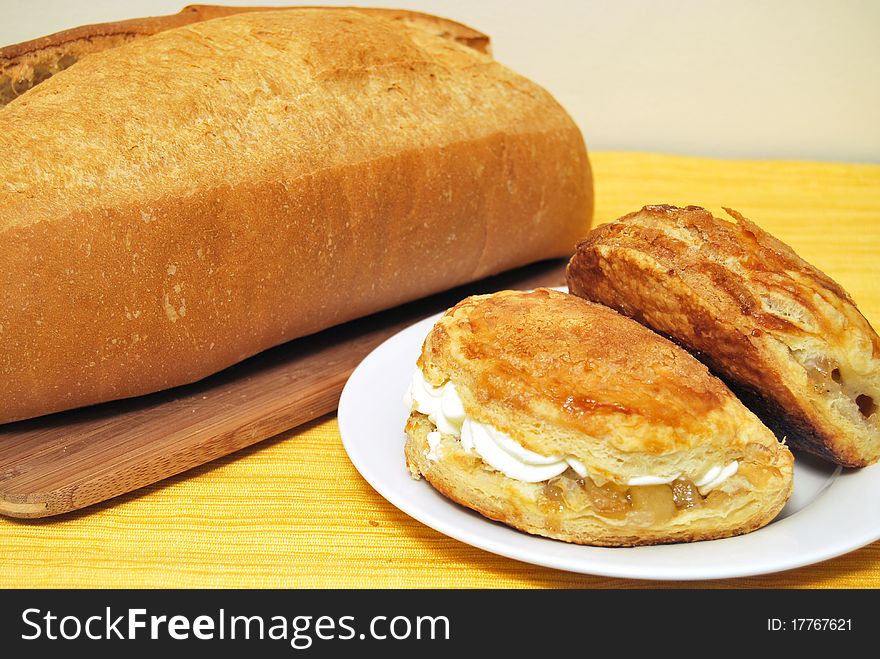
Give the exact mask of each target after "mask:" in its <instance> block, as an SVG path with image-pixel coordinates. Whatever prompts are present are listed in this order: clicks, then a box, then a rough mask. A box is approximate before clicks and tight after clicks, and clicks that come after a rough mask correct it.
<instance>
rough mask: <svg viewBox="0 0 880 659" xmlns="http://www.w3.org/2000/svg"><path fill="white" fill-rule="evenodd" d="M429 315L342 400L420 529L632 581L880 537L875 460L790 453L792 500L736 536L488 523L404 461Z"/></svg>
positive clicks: (736, 566)
mask: <svg viewBox="0 0 880 659" xmlns="http://www.w3.org/2000/svg"><path fill="white" fill-rule="evenodd" d="M437 318H439V314H438V315H437V316H432V317H430V318H426V319H425V320H423V321H421V322H418V323H415V324H414V325H412V326H410V327H408V328H407V329H405V330H403V331H401V332H399V333H398V334H395V335H394V336H392V337H391V338H390V339H388V340H387V341H385V342H384V343H383V344H382V345H380V346H379V347H378V348H376V349H375V350H373V352H372V353H370V354H369V355H368V356H367V357H366V359H364V361H363V362H361V364H360V365H359V366H358V367H357V369H355V371H354V373H353V374H352V376H351V378H350V379H349V380H348V383H347V384H346V385H345V389H344V391H343V392H342V398H341V399H340V401H339V431H340V433H341V435H342V442H343V444H344V445H345V449H346V451H348V455H349V457H350V458H351V461H352V463H354V466H355V467H356V468H357V470H358V471H359V472H360V473H361V474H362V475H363V477H364V478H365V479H366V480H367V482H368V483H370V485H372V486H373V487H374V488H375V489H376V491H377V492H379V494H381V495H382V496H383V497H385V498H386V499H388V501H390V502H391V503H392V504H394V505H395V506H397V507H398V508H400V509H401V510H402V511H404V512H405V513H407V514H408V515H411V516H412V517H414V518H415V519H417V520H419V521H420V522H422V523H423V524H427V525H428V526H430V527H432V528H434V529H436V530H438V531H440V532H441V533H445V534H446V535H449V536H451V537H453V538H456V539H458V540H461V541H462V542H466V543H468V544H470V545H473V546H475V547H479V548H481V549H485V550H486V551H490V552H494V553H496V554H501V555H502V556H508V557H510V558H515V559H518V560H521V561H526V562H528V563H535V564H537V565H544V566H547V567H552V568H558V569H561V570H569V571H572V572H582V573H586V574H600V575H606V576H614V577H629V578H638V579H715V578H724V577H742V576H749V575H755V574H765V573H768V572H776V571H779V570H787V569H790V568H795V567H799V566H802V565H808V564H810V563H816V562H818V561H822V560H825V559H828V558H832V557H834V556H839V555H840V554H844V553H846V552H848V551H852V550H853V549H856V548H858V547H861V546H863V545H866V544H868V543H870V542H873V541H874V540H877V539H878V538H880V464H878V465H875V466H873V467H869V468H866V469H861V470H857V471H843V472H841V471H840V469H839V468H837V469H835V468H833V467H832V466H831V465H828V464H825V463H823V462H821V461H819V460H816V459H814V458H812V457H811V456H808V455H802V454H799V455H797V456H796V458H797V459H796V461H795V472H794V494H793V496H792V498H791V499H790V500H789V502H788V504H787V505H786V506H785V508H784V509H783V511H782V512H781V513H780V515H779V517H777V518H776V520H775V521H773V522H772V523H770V524H769V525H767V526H766V527H764V528H763V529H759V530H758V531H755V532H753V533H749V534H747V535H744V536H739V537H736V538H725V539H723V540H711V541H706V542H695V543H689V544H678V545H660V546H653V547H632V548H605V547H584V546H579V545H573V544H568V543H565V542H560V541H557V540H549V539H546V538H541V537H537V536H531V535H528V534H526V533H521V532H519V531H515V530H514V529H512V528H509V527H507V526H504V525H503V524H499V523H496V522H492V521H490V520H488V519H486V518H484V517H482V516H481V515H479V514H477V513H475V512H473V511H471V510H469V509H467V508H464V507H462V506H459V505H457V504H455V503H453V502H451V501H449V500H448V499H446V498H445V497H443V496H441V495H440V494H439V493H438V492H437V491H436V490H434V488H432V487H431V486H430V485H429V484H428V483H427V482H426V481H425V480H424V479H422V480H419V481H415V480H413V479H412V478H411V477H410V475H409V472H408V471H407V469H406V464H405V461H404V456H403V443H404V439H405V435H404V432H403V426H404V424H405V423H406V418H407V416H408V411H407V410H406V408H405V407H404V405H403V393H404V391H405V390H406V388H407V386H408V384H409V381H410V378H411V377H412V372H413V368H414V367H415V362H416V358H417V357H418V355H419V352H420V350H421V346H422V341H423V340H424V338H425V336H427V334H428V332H429V331H430V329H431V327H432V326H433V324H434V322H435V321H436V320H437Z"/></svg>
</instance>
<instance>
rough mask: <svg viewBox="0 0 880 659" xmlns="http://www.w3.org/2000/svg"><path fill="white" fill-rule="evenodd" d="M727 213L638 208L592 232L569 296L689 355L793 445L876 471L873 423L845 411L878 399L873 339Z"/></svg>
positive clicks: (843, 304)
mask: <svg viewBox="0 0 880 659" xmlns="http://www.w3.org/2000/svg"><path fill="white" fill-rule="evenodd" d="M728 213H730V214H731V216H732V217H733V218H734V220H735V222H729V221H726V220H722V219H720V218H716V217H714V216H713V215H712V214H711V213H709V212H708V211H706V210H705V209H702V208H699V207H695V206H689V207H687V208H676V207H673V206H647V207H645V208H644V209H642V210H641V211H639V212H637V213H632V214H630V215H627V216H625V217H623V218H621V219H620V220H617V221H615V222H613V223H610V224H607V225H604V226H602V227H599V228H597V229H595V230H594V231H592V232H591V233H590V235H588V236H587V238H586V239H585V240H584V241H583V242H581V244H580V245H579V246H578V250H577V253H576V254H575V256H574V257H573V258H572V260H571V262H570V264H569V267H568V283H569V288H570V290H571V291H572V293H574V294H576V295H579V296H581V297H584V298H586V299H590V300H593V301H595V302H600V303H602V304H606V305H608V306H610V307H612V308H615V309H617V310H618V311H620V312H621V313H624V314H626V315H627V316H630V317H632V318H635V319H636V320H638V321H639V322H641V323H643V324H645V325H647V326H648V327H651V328H652V329H654V330H656V331H658V332H661V333H663V334H665V335H667V336H670V337H671V338H673V339H674V340H676V341H677V342H679V343H681V344H682V345H684V346H685V347H687V348H688V349H690V350H692V351H694V352H695V354H697V355H698V356H699V357H700V359H701V360H703V361H704V362H705V363H706V364H708V365H709V366H710V368H711V369H712V370H713V372H715V373H716V374H718V375H720V376H721V377H723V378H724V379H725V380H726V381H727V382H728V384H729V385H730V386H731V387H732V388H733V389H734V391H736V392H737V393H738V394H739V395H741V396H742V398H743V399H744V401H745V402H747V403H748V404H749V405H750V406H752V407H753V408H754V409H755V410H756V411H758V412H759V414H760V415H761V416H762V418H763V419H764V421H765V422H766V423H767V424H768V425H769V426H770V427H771V429H773V430H774V432H776V433H777V435H778V436H779V437H786V438H787V439H788V441H789V442H790V443H791V444H792V445H793V446H795V447H799V448H803V449H806V450H808V451H811V452H813V453H816V454H818V455H821V456H823V457H825V458H827V459H831V460H833V461H835V462H838V463H840V464H843V465H846V466H863V465H865V464H868V463H870V462H873V461H875V460H877V458H878V456H880V429H878V417H880V415H878V414H877V413H876V412H874V413H873V415H871V417H870V418H865V416H864V415H862V414H861V413H860V412H859V408H858V406H857V404H856V402H855V401H856V400H860V401H862V402H863V403H864V404H865V405H868V404H869V402H871V401H875V400H880V339H878V337H877V334H876V332H874V330H873V328H872V327H871V326H870V324H869V323H868V322H867V320H865V318H864V317H863V316H862V315H861V314H860V313H859V311H858V309H857V308H856V306H855V304H854V303H853V302H852V299H851V298H850V297H849V295H848V294H847V293H846V291H844V290H843V289H842V288H841V287H840V285H839V284H837V283H836V282H835V281H833V280H832V279H830V278H829V277H828V276H827V275H825V274H824V273H822V272H821V271H819V270H818V269H816V268H815V267H813V266H811V265H810V264H808V263H806V262H805V261H803V260H802V259H801V258H799V257H798V256H797V255H796V254H795V253H794V251H793V250H791V248H790V247H788V246H787V245H785V244H784V243H782V242H781V241H779V240H777V239H776V238H774V237H773V236H771V235H769V234H768V233H766V232H765V231H763V230H762V229H760V228H759V227H758V226H756V225H755V224H753V223H751V222H749V221H748V220H747V219H745V218H744V217H742V215H740V214H739V213H737V212H736V211H732V210H728ZM861 395H865V396H867V397H868V398H862V399H860V398H859V396H861ZM866 411H869V412H870V408H868V407H866Z"/></svg>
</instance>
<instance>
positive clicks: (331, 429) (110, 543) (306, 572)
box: [0, 153, 880, 588]
mask: <svg viewBox="0 0 880 659" xmlns="http://www.w3.org/2000/svg"><path fill="white" fill-rule="evenodd" d="M592 159H593V165H594V169H595V176H596V203H597V206H596V221H597V223H598V222H606V221H609V220H612V219H614V218H616V217H618V216H620V215H623V214H624V213H627V212H630V211H634V210H637V209H638V208H640V207H641V206H643V205H645V204H651V203H672V204H677V205H687V204H697V205H701V206H706V207H707V208H709V209H710V210H712V211H713V212H720V211H721V206H730V207H733V208H736V209H737V210H739V211H741V212H742V213H743V214H744V215H746V217H749V218H750V219H752V220H754V221H755V222H757V223H758V224H760V225H761V226H762V227H764V228H765V229H767V230H768V231H770V232H771V233H773V234H775V235H776V236H778V237H779V238H781V239H782V240H784V241H785V242H787V243H789V244H790V245H792V247H794V249H795V250H796V251H797V252H798V253H799V254H800V255H801V256H802V257H804V258H805V259H806V260H808V261H810V262H811V263H813V264H814V265H816V266H818V267H819V268H820V269H822V270H824V271H825V272H826V273H828V274H829V275H831V276H832V277H833V278H834V279H836V280H837V281H839V282H840V283H841V284H842V285H843V286H844V287H845V288H846V289H847V290H849V292H850V293H851V294H852V296H853V297H854V298H855V300H856V302H857V303H858V304H859V308H860V309H861V311H862V312H863V313H864V314H865V316H866V317H867V318H868V319H869V320H871V321H873V324H874V325H875V327H880V286H878V285H877V283H878V281H880V262H878V255H880V166H876V165H846V164H827V163H807V162H739V161H737V162H733V161H719V160H707V159H701V158H683V157H673V156H663V155H650V154H635V153H596V154H592ZM402 461H403V454H402V452H401V468H403V467H402ZM853 505H857V502H854V504H853ZM878 523H880V522H878ZM687 585H697V586H708V587H733V588H738V587H804V588H826V587H843V588H877V587H880V543H874V544H873V545H870V546H868V547H865V548H863V549H861V550H858V551H855V552H853V553H851V554H848V555H846V556H841V557H838V558H835V559H832V560H829V561H826V562H824V563H821V564H818V565H813V566H809V567H804V568H801V569H797V570H792V571H789V572H785V573H781V574H776V575H769V576H763V577H756V578H748V579H733V580H726V581H709V582H696V583H695V584H687V583H670V582H647V581H631V580H623V579H611V578H604V577H592V576H584V575H575V574H569V573H565V572H558V571H555V570H550V569H546V568H540V567H536V566H532V565H527V564H524V563H519V562H517V561H513V560H510V559H507V558H502V557H500V556H495V555H492V554H489V553H486V552H484V551H482V550H479V549H475V548H473V547H470V546H468V545H464V544H462V543H460V542H458V541H456V540H452V539H450V538H447V537H445V536H443V535H441V534H440V533H437V532H435V531H433V530H432V529H429V528H427V527H425V526H423V525H422V524H420V523H419V522H416V521H415V520H413V519H411V518H409V517H407V516H406V515H404V514H403V513H401V512H400V511H398V510H397V509H396V508H394V507H393V506H392V505H391V504H389V503H388V502H386V501H385V500H384V499H383V498H382V497H381V496H379V495H378V494H377V493H376V492H374V491H373V489H372V488H371V487H370V486H369V485H367V483H366V482H365V481H364V480H363V479H362V478H361V477H360V476H359V475H358V473H357V472H356V471H355V469H354V468H353V467H352V465H351V463H350V462H349V460H348V458H347V456H346V455H345V451H344V450H343V448H342V444H341V442H340V439H339V432H338V428H337V425H336V419H335V416H329V417H325V418H323V419H319V420H317V421H315V422H313V423H310V424H307V425H306V426H303V427H300V428H297V429H294V430H292V431H290V432H287V433H284V434H283V435H281V436H279V437H276V438H274V439H271V440H268V441H266V442H263V443H261V444H258V445H257V446H254V447H251V448H249V449H246V450H244V451H241V452H239V453H237V454H235V455H232V456H228V457H226V458H224V459H222V460H218V461H216V462H214V463H212V464H209V465H205V466H203V467H200V468H197V469H194V470H192V471H190V472H188V473H186V474H182V475H180V476H176V477H174V478H171V479H169V480H166V481H164V482H162V483H159V484H156V485H154V486H151V487H149V488H146V489H144V490H141V491H139V492H135V493H132V494H129V495H125V496H122V497H119V498H117V499H115V500H113V501H109V502H106V503H103V504H100V505H98V506H94V507H92V508H89V509H87V510H85V511H82V512H79V513H74V514H70V515H66V516H64V517H60V518H50V519H47V520H36V521H30V522H23V521H16V520H9V519H2V518H0V586H2V587H342V588H347V587H455V588H458V587H477V588H495V587H587V588H590V587H594V588H637V587H651V586H665V587H670V586H671V587H675V586H687Z"/></svg>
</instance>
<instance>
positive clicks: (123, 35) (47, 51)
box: [0, 5, 491, 107]
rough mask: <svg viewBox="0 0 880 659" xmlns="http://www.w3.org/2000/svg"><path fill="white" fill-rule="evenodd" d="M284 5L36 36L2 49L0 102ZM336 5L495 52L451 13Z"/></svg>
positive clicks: (188, 10)
mask: <svg viewBox="0 0 880 659" xmlns="http://www.w3.org/2000/svg"><path fill="white" fill-rule="evenodd" d="M279 9H285V7H226V6H217V5H188V6H186V7H184V8H183V9H181V10H180V11H179V12H178V13H177V14H172V15H170V16H151V17H146V18H133V19H129V20H125V21H115V22H112V23H98V24H95V25H83V26H81V27H76V28H73V29H70V30H64V31H62V32H56V33H55V34H50V35H48V36H45V37H40V38H38V39H33V40H31V41H24V42H22V43H18V44H12V45H10V46H5V47H3V48H0V107H3V106H4V105H6V104H7V103H9V102H11V101H12V100H13V99H15V98H17V97H18V96H21V95H22V94H23V93H24V92H26V91H27V90H28V89H31V88H32V87H36V86H37V85H38V84H40V83H41V82H43V81H44V80H47V79H48V78H50V77H52V76H53V75H55V74H56V73H58V72H59V71H63V70H64V69H66V68H67V67H69V66H70V65H71V64H73V63H74V62H77V61H79V60H81V59H83V58H85V57H87V56H89V55H91V54H94V53H98V52H101V51H104V50H108V49H110V48H116V47H117V46H121V45H123V44H125V43H128V42H130V41H134V40H136V39H142V38H144V37H148V36H151V35H153V34H157V33H159V32H164V31H165V30H171V29H174V28H176V27H181V26H183V25H190V24H191V23H199V22H202V21H207V20H211V19H214V18H222V17H224V16H231V15H233V14H239V13H243V12H253V11H277V10H279ZM333 9H336V10H354V11H360V12H363V13H366V14H373V15H376V16H382V17H385V18H389V19H391V20H399V21H404V22H409V23H416V24H419V25H422V26H424V27H427V28H429V29H432V30H433V31H435V32H436V33H437V34H438V35H441V36H445V37H447V38H451V39H454V40H455V41H457V42H458V43H461V44H464V45H466V46H468V47H470V48H473V49H474V50H478V51H480V52H482V53H486V54H489V53H490V52H491V50H490V44H489V37H488V36H486V35H485V34H482V33H481V32H478V31H477V30H474V29H472V28H469V27H467V26H465V25H462V24H460V23H456V22H455V21H450V20H448V19H445V18H439V17H437V16H431V15H430V14H423V13H421V12H414V11H407V10H402V9H380V8H371V7H335V8H329V7H328V8H327V10H328V11H329V10H333Z"/></svg>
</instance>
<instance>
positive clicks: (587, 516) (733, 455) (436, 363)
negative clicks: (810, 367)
mask: <svg viewBox="0 0 880 659" xmlns="http://www.w3.org/2000/svg"><path fill="white" fill-rule="evenodd" d="M418 367H419V368H420V369H421V370H422V372H423V373H424V376H425V378H426V380H427V381H428V382H429V383H431V384H432V385H433V386H441V385H443V384H445V383H446V382H452V383H453V384H454V386H455V390H456V392H457V393H458V395H459V397H460V398H461V401H462V403H463V405H464V410H465V412H466V414H467V416H468V417H469V418H471V419H473V420H475V421H477V422H480V423H483V424H488V425H490V426H492V427H494V428H496V429H498V430H501V431H502V432H504V433H506V434H508V435H509V436H510V437H512V438H513V439H514V440H516V441H517V442H518V443H519V444H521V445H522V446H524V447H525V448H526V449H529V450H531V451H534V452H536V453H539V454H541V455H545V456H551V455H563V456H571V457H574V458H577V459H578V460H579V461H580V462H581V463H582V464H583V465H584V466H585V467H586V469H587V471H588V472H589V474H590V475H591V478H593V479H594V480H596V482H598V483H603V482H608V481H610V482H612V483H616V484H617V485H619V486H621V487H628V486H627V485H626V484H627V483H628V482H629V481H630V480H631V479H633V478H636V477H643V476H645V475H662V474H673V473H679V474H681V475H683V476H684V477H685V478H688V479H690V480H691V481H693V482H696V480H697V479H698V478H699V477H700V476H701V475H703V474H704V473H705V472H706V471H707V470H708V469H709V468H710V467H711V466H715V465H721V466H723V465H727V464H730V463H731V462H733V461H737V462H738V464H739V470H738V472H737V473H736V475H734V476H733V477H731V478H730V479H729V480H728V481H725V482H724V483H722V485H721V486H720V490H719V493H720V494H723V496H716V497H710V498H707V499H706V502H705V503H704V504H703V505H702V507H699V508H695V509H691V510H684V511H681V512H679V513H678V514H677V515H675V516H674V517H673V518H672V519H670V520H662V521H652V520H650V519H648V520H646V519H644V518H642V517H641V516H639V514H629V515H627V516H625V517H624V518H620V519H611V518H607V517H603V515H602V514H600V513H598V512H596V511H594V510H593V509H591V508H589V507H588V508H587V509H585V510H580V511H574V510H555V509H553V510H550V509H548V508H547V507H546V505H543V504H542V502H541V491H542V490H541V488H542V487H543V486H544V484H543V483H525V482H522V481H518V480H515V479H512V478H508V477H507V476H505V475H504V474H502V473H500V472H497V471H495V470H494V469H492V468H491V467H490V466H488V465H487V464H486V463H484V462H483V461H482V460H481V459H480V458H479V456H477V455H475V454H473V453H471V454H468V453H467V452H466V451H464V449H463V448H462V444H461V442H460V441H459V440H458V439H457V438H455V437H453V436H447V435H444V436H443V442H442V443H441V444H440V446H439V447H437V448H436V449H434V450H433V451H429V450H428V444H427V434H428V433H429V432H431V431H434V430H436V427H435V425H434V424H433V423H432V422H431V421H430V420H429V419H428V418H427V417H426V416H424V415H422V414H419V413H417V412H414V413H413V414H412V415H411V417H410V419H409V422H408V424H407V428H406V431H407V435H408V440H407V444H406V449H405V450H406V456H407V462H408V465H409V468H410V471H411V473H412V474H413V475H414V476H416V477H419V476H421V475H423V476H425V477H426V478H427V479H428V481H429V482H430V483H431V484H432V485H433V486H434V487H436V488H437V489H438V490H440V491H441V492H442V493H443V494H445V495H446V496H448V497H449V498H451V499H453V500H455V501H457V502H459V503H461V504H463V505H466V506H468V507H471V508H473V509H475V510H477V511H479V512H480V513H481V514H483V515H485V516H487V517H490V518H492V519H495V520H498V521H502V522H505V523H507V524H510V525H512V526H515V527H516V528H519V529H522V530H525V531H528V532H529V533H537V534H540V535H545V536H548V537H554V538H559V539H562V540H567V541H569V542H578V543H583V544H597V545H609V546H632V545H637V544H658V543H667V542H683V541H691V540H703V539H711V538H719V537H726V536H730V535H737V534H740V533H745V532H747V531H750V530H753V529H755V528H758V527H759V526H763V525H764V524H766V523H768V522H769V521H770V520H772V519H773V518H774V517H775V516H776V514H778V512H779V510H781V508H782V506H783V505H784V504H785V501H786V500H787V499H788V496H789V495H790V492H791V478H792V465H793V460H792V456H791V454H790V452H789V451H788V449H787V448H786V447H785V446H784V445H782V444H779V443H778V442H777V441H776V438H775V437H774V436H773V434H772V433H771V432H770V431H769V430H768V429H767V428H766V427H764V426H763V425H762V424H761V423H760V421H759V420H758V419H757V418H756V417H755V416H754V415H753V414H752V413H751V412H749V411H748V410H747V409H746V408H745V407H744V406H743V405H742V404H741V403H740V402H739V401H738V400H737V399H736V398H735V397H734V396H733V394H732V393H731V392H730V391H729V390H728V389H727V387H725V386H724V384H723V383H722V382H721V381H719V380H717V379H716V378H714V377H713V376H712V375H710V374H709V372H708V371H707V370H706V368H705V367H704V366H703V365H702V364H700V363H699V362H698V361H697V360H696V359H694V358H693V357H692V356H691V355H689V354H688V353H687V352H686V351H684V350H682V349H681V348H679V347H678V346H676V345H674V344H673V343H671V342H670V341H668V340H666V339H664V338H662V337H660V336H659V335H657V334H655V333H653V332H651V331H650V330H648V329H647V328H645V327H643V326H641V325H639V324H637V323H635V322H633V321H632V320H630V319H628V318H626V317H625V316H622V315H619V314H617V313H616V312H614V311H613V310H611V309H609V308H607V307H603V306H601V305H597V304H592V303H589V302H585V301H584V300H581V299H579V298H577V297H574V296H571V295H566V294H563V293H559V292H557V291H552V290H547V289H538V290H536V291H534V292H531V293H523V292H514V291H502V292H500V293H495V294H492V295H482V296H473V297H470V298H467V299H466V300H464V301H462V302H461V303H459V304H458V305H456V306H455V307H453V308H452V309H450V310H449V311H448V312H447V313H446V314H445V315H444V316H443V317H442V318H441V319H440V320H439V321H438V322H437V324H436V325H435V326H434V328H433V329H432V331H431V333H430V334H429V335H428V337H427V338H426V340H425V344H424V346H423V349H422V354H421V356H420V358H419V361H418ZM429 454H430V455H431V456H432V457H429Z"/></svg>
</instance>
